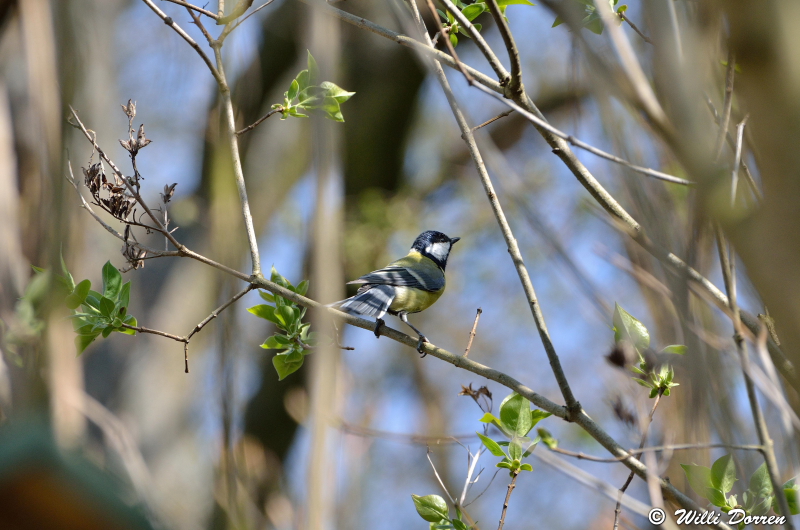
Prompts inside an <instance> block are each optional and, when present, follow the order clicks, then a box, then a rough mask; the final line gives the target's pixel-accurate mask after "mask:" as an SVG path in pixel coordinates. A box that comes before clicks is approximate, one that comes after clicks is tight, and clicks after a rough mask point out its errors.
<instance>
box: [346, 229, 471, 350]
mask: <svg viewBox="0 0 800 530" xmlns="http://www.w3.org/2000/svg"><path fill="white" fill-rule="evenodd" d="M459 239H461V238H460V237H447V236H446V235H444V234H443V233H441V232H436V231H434V230H428V231H427V232H423V233H421V234H420V235H419V236H418V237H417V239H415V240H414V244H413V245H411V250H409V252H408V255H407V256H406V257H404V258H400V259H399V260H397V261H393V262H392V263H390V264H389V265H387V266H386V267H384V268H382V269H380V270H377V271H373V272H370V273H369V274H365V275H364V276H362V277H361V278H359V279H357V280H354V281H352V282H348V283H360V284H363V285H362V286H361V287H359V288H358V292H357V293H356V295H355V296H352V297H350V298H347V299H346V300H342V301H340V302H336V303H335V304H331V305H332V306H333V307H337V308H339V309H341V310H342V311H346V312H348V313H356V314H359V315H365V316H372V317H375V319H376V321H377V324H378V325H377V326H376V327H375V336H376V337H380V334H379V332H380V329H381V326H382V325H383V324H384V322H383V315H385V314H386V313H389V314H390V315H397V316H398V317H400V320H402V321H403V322H405V323H406V324H408V326H409V327H410V328H411V329H413V330H414V331H415V332H416V333H417V335H419V342H418V343H417V351H418V352H419V353H421V354H422V356H423V357H425V355H426V354H425V352H423V351H422V343H423V342H428V339H426V338H425V335H423V334H422V332H421V331H420V330H418V329H417V328H415V327H414V326H412V325H411V323H410V322H409V321H408V314H409V313H419V312H420V311H423V310H425V309H427V308H429V307H430V306H431V305H433V303H434V302H435V301H436V300H438V299H439V297H440V296H442V293H443V292H444V287H445V281H444V269H445V267H446V266H447V257H448V256H449V255H450V250H451V249H452V247H453V244H454V243H455V242H456V241H458V240H459Z"/></svg>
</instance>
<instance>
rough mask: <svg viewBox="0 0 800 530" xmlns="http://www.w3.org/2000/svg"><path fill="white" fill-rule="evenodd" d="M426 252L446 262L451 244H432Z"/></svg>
mask: <svg viewBox="0 0 800 530" xmlns="http://www.w3.org/2000/svg"><path fill="white" fill-rule="evenodd" d="M425 251H426V252H427V253H428V254H430V255H431V256H433V257H435V258H436V259H438V260H444V259H446V258H447V255H448V254H450V243H441V242H440V243H431V244H430V245H428V248H426V249H425Z"/></svg>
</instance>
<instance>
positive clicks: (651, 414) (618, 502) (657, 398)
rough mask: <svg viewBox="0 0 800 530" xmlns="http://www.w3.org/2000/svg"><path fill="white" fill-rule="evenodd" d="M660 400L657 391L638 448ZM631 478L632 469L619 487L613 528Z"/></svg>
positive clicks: (615, 528)
mask: <svg viewBox="0 0 800 530" xmlns="http://www.w3.org/2000/svg"><path fill="white" fill-rule="evenodd" d="M660 402H661V392H659V393H658V395H657V396H656V400H655V402H654V403H653V408H651V409H650V415H649V416H648V417H647V423H646V424H645V426H644V429H642V431H643V432H642V441H641V442H639V449H642V447H644V444H645V442H646V441H647V431H648V430H649V429H650V424H651V423H653V415H654V414H655V413H656V408H657V407H658V404H659V403H660ZM632 480H633V471H631V473H630V475H628V479H627V480H626V481H625V484H623V485H622V487H621V488H620V489H619V498H618V499H617V506H616V507H615V508H614V530H617V528H619V514H620V512H621V511H622V497H624V496H625V491H627V489H628V486H630V484H631V481H632Z"/></svg>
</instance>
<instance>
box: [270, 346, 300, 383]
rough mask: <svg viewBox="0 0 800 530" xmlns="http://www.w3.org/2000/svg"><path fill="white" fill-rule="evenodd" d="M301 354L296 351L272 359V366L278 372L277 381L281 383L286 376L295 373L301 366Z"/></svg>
mask: <svg viewBox="0 0 800 530" xmlns="http://www.w3.org/2000/svg"><path fill="white" fill-rule="evenodd" d="M303 360H304V357H303V354H302V353H301V352H298V351H293V352H291V353H279V354H277V355H276V356H275V357H273V358H272V366H274V367H275V371H276V372H278V381H282V380H283V379H285V378H286V377H287V376H288V375H290V374H293V373H295V372H296V371H297V370H299V369H300V367H301V366H303Z"/></svg>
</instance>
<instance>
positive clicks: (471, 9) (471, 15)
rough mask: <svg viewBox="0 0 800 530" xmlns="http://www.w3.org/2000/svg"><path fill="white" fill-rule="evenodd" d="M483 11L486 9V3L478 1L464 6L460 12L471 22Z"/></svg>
mask: <svg viewBox="0 0 800 530" xmlns="http://www.w3.org/2000/svg"><path fill="white" fill-rule="evenodd" d="M484 11H486V4H483V3H479V4H472V5H469V6H467V7H465V8H464V9H462V10H461V14H462V15H464V16H465V17H467V20H469V21H470V22H472V21H473V20H475V19H476V18H477V17H478V15H480V14H481V13H483V12H484Z"/></svg>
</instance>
